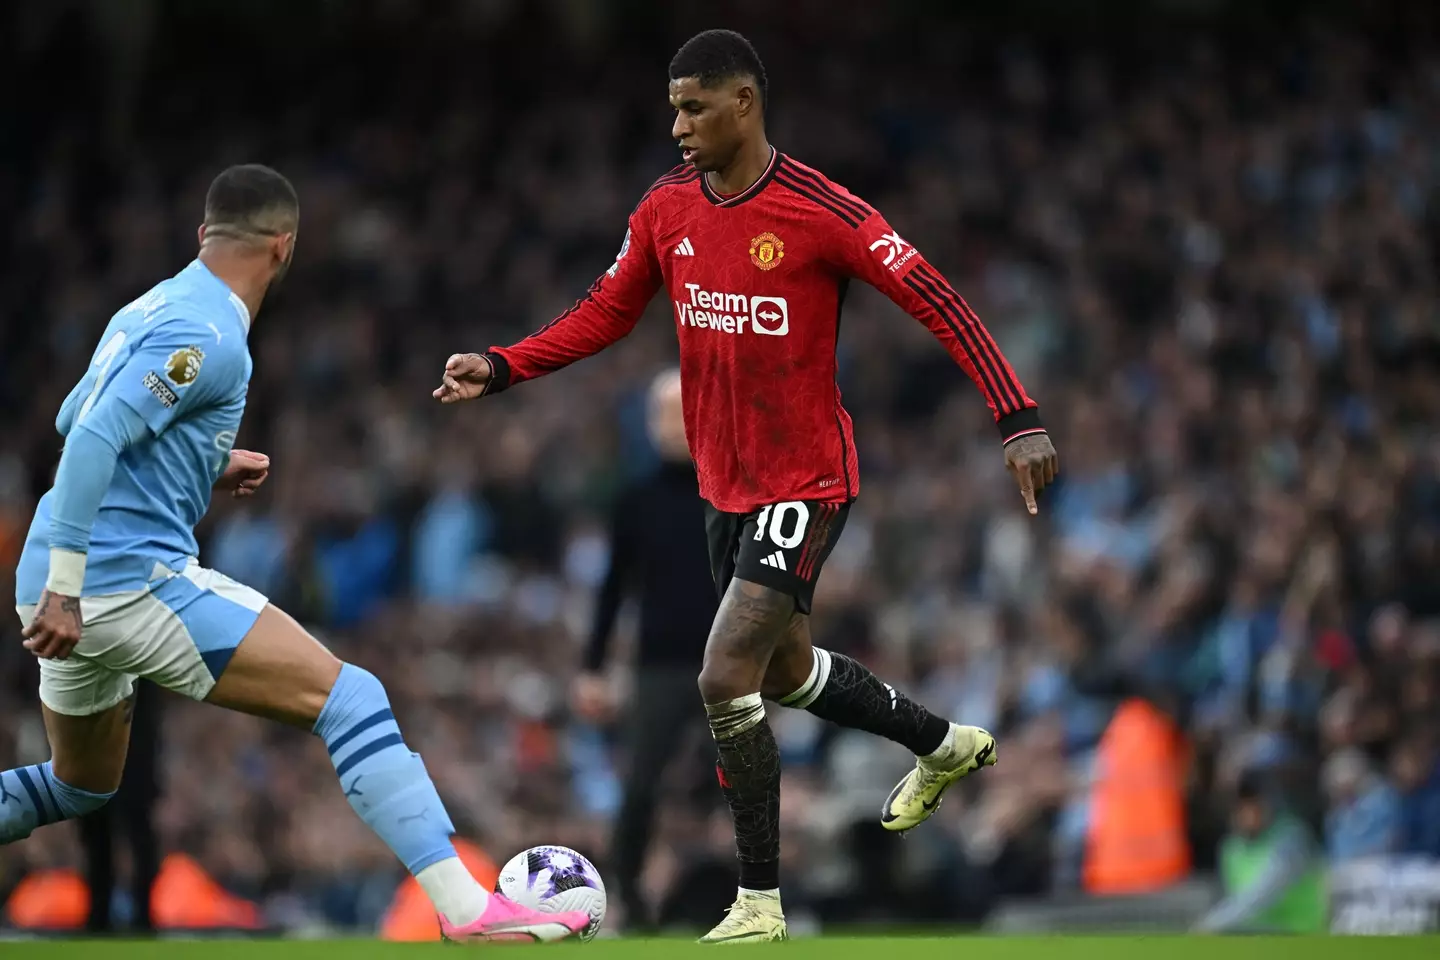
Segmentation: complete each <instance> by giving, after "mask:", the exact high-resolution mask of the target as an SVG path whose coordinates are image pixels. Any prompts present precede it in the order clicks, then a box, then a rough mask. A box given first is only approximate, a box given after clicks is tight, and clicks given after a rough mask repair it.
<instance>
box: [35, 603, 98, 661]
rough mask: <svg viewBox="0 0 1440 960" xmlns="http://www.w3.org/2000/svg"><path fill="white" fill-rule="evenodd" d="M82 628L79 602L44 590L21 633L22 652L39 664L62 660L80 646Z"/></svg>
mask: <svg viewBox="0 0 1440 960" xmlns="http://www.w3.org/2000/svg"><path fill="white" fill-rule="evenodd" d="M82 626H83V621H82V617H81V612H80V598H79V597H67V596H65V595H64V594H60V593H52V592H51V591H49V590H46V591H45V592H44V593H43V594H41V595H40V603H39V604H38V605H37V606H36V607H35V616H34V618H33V619H32V620H31V621H30V623H29V624H27V625H26V627H25V629H24V631H22V634H23V636H24V637H25V649H26V650H29V651H30V652H31V653H33V654H34V655H35V656H37V657H39V658H41V659H42V660H64V659H66V658H67V657H69V656H70V651H72V650H74V649H75V645H76V644H77V643H79V642H80V629H81V627H82Z"/></svg>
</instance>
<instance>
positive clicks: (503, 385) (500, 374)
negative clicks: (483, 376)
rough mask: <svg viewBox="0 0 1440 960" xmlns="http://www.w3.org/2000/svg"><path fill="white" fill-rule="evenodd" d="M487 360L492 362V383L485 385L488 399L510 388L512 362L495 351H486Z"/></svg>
mask: <svg viewBox="0 0 1440 960" xmlns="http://www.w3.org/2000/svg"><path fill="white" fill-rule="evenodd" d="M485 359H486V360H489V361H490V382H489V383H487V384H485V393H484V396H487V397H488V396H490V395H491V394H493V393H499V392H500V391H502V390H505V389H507V388H508V387H509V386H510V361H509V360H506V359H505V358H504V357H502V356H501V355H500V354H498V353H496V352H495V351H494V350H487V351H485Z"/></svg>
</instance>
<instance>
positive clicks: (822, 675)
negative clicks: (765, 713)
mask: <svg viewBox="0 0 1440 960" xmlns="http://www.w3.org/2000/svg"><path fill="white" fill-rule="evenodd" d="M811 653H812V654H813V655H814V657H813V660H812V662H811V665H810V676H809V677H807V678H806V679H805V682H804V683H802V684H801V685H800V689H798V690H796V691H795V692H794V693H792V694H790V695H789V696H788V697H785V698H783V699H782V700H781V701H780V706H782V707H792V708H794V709H796V710H804V709H805V708H806V707H808V706H810V704H812V703H814V702H815V701H816V700H817V699H818V698H819V696H820V693H821V691H823V690H824V689H825V684H827V683H829V682H830V651H829V650H824V649H821V648H820V647H812V648H811Z"/></svg>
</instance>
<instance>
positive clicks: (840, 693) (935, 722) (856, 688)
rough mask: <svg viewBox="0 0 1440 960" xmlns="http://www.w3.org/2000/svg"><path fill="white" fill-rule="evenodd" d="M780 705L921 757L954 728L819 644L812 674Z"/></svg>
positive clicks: (854, 663)
mask: <svg viewBox="0 0 1440 960" xmlns="http://www.w3.org/2000/svg"><path fill="white" fill-rule="evenodd" d="M780 704H781V706H785V707H794V708H796V709H797V710H808V711H810V712H811V713H813V714H815V716H817V717H820V718H821V719H824V720H829V721H830V722H831V723H838V724H839V725H840V726H842V727H852V728H854V729H856V730H864V731H865V732H866V733H873V734H876V735H877V736H881V737H885V738H886V739H887V740H894V741H895V742H896V743H898V744H901V745H903V746H904V747H905V748H906V749H908V750H909V751H910V752H911V753H913V754H915V755H916V756H917V757H925V756H929V755H930V754H932V753H934V752H935V751H936V750H939V749H940V745H941V744H942V743H944V742H945V735H946V734H947V733H949V732H950V722H949V721H948V720H945V719H944V718H943V717H937V716H935V714H933V713H931V712H930V711H929V710H926V709H925V708H924V707H923V706H921V705H920V704H918V703H916V702H915V701H914V700H911V699H910V698H909V697H907V696H905V694H903V693H901V692H900V691H898V690H896V689H895V688H894V687H892V686H890V684H888V683H885V682H884V681H882V680H881V679H880V678H879V677H877V676H875V674H873V673H871V672H870V671H869V669H868V668H866V667H865V666H864V665H863V664H860V663H857V662H856V661H854V660H852V659H850V658H849V657H847V656H845V655H844V654H843V653H831V652H830V651H828V650H821V649H820V648H819V647H816V648H815V665H814V667H813V668H812V669H811V671H810V678H809V679H808V680H806V681H805V683H804V685H802V686H801V687H800V689H799V690H796V691H795V692H794V693H792V694H790V696H788V697H786V698H785V699H783V700H781V701H780Z"/></svg>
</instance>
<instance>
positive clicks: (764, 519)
mask: <svg viewBox="0 0 1440 960" xmlns="http://www.w3.org/2000/svg"><path fill="white" fill-rule="evenodd" d="M791 512H793V513H794V514H795V519H794V521H793V525H791V524H792V522H791V521H790V519H789V514H790V513H791ZM809 523H810V508H809V507H808V506H806V505H805V504H803V503H801V502H799V501H792V502H790V503H777V504H774V505H773V506H769V507H766V508H764V509H763V510H761V511H760V516H759V517H757V518H756V520H755V539H756V540H764V539H765V531H766V529H767V528H768V529H769V531H770V539H771V540H773V541H775V545H776V546H778V547H780V548H781V549H782V550H793V549H794V548H795V547H797V546H799V545H800V541H801V540H803V539H805V527H806V525H808V524H809ZM786 526H791V529H790V532H789V533H788V534H787V533H786V532H785V527H786Z"/></svg>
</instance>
